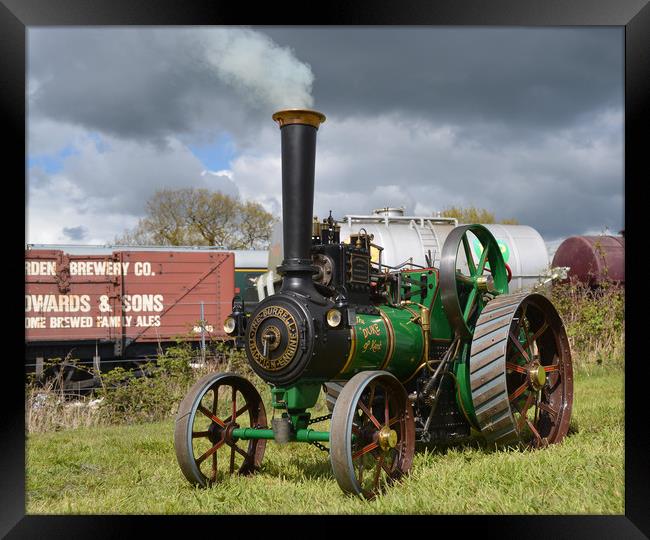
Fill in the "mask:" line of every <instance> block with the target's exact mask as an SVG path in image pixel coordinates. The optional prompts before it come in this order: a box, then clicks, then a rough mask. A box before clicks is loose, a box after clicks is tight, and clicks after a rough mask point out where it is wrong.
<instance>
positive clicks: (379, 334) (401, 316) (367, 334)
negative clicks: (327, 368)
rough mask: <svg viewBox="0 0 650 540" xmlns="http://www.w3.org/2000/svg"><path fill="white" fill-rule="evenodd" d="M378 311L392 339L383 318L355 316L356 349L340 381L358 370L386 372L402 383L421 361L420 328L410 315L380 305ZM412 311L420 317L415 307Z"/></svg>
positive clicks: (422, 340)
mask: <svg viewBox="0 0 650 540" xmlns="http://www.w3.org/2000/svg"><path fill="white" fill-rule="evenodd" d="M379 309H380V311H381V312H382V313H383V314H384V315H385V316H386V318H387V319H388V320H389V321H390V326H391V328H392V332H393V333H394V336H395V338H394V340H391V338H390V333H389V329H388V327H387V325H386V321H385V320H384V318H383V317H381V316H380V315H366V314H358V315H357V318H356V325H355V326H354V328H353V332H354V333H355V350H354V354H353V357H352V361H351V362H350V363H349V365H348V367H347V368H346V369H345V371H343V372H342V373H341V374H340V375H339V376H338V377H339V378H342V379H349V378H350V377H352V376H353V375H355V374H356V373H359V372H360V371H365V370H373V369H385V370H386V371H390V372H391V373H393V374H394V375H395V376H396V377H397V378H398V379H401V380H405V379H407V378H408V377H409V376H410V375H411V374H412V373H413V372H414V371H415V369H416V368H417V367H418V365H419V364H420V363H421V362H422V353H423V350H424V338H423V334H422V327H421V326H420V324H419V323H418V322H416V321H414V320H413V318H414V317H413V313H411V311H409V310H407V309H404V308H399V307H390V306H383V307H381V308H379ZM411 309H412V308H411ZM415 312H416V313H417V314H419V309H418V308H417V307H416V309H415Z"/></svg>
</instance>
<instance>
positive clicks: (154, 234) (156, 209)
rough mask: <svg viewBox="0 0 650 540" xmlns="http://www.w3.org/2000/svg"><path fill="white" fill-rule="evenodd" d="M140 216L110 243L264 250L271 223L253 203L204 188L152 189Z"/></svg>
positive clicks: (272, 220) (264, 212)
mask: <svg viewBox="0 0 650 540" xmlns="http://www.w3.org/2000/svg"><path fill="white" fill-rule="evenodd" d="M146 212H147V213H146V216H145V217H143V218H141V219H140V221H139V223H138V225H137V226H136V227H135V228H134V229H132V230H127V231H125V232H124V233H123V234H122V235H121V236H118V237H117V238H116V239H115V242H116V243H120V244H126V243H128V244H135V245H143V244H159V245H169V246H180V245H197V246H219V247H223V248H225V249H264V248H266V247H267V246H268V244H269V241H270V238H271V231H272V227H273V224H274V223H275V221H276V219H275V218H274V217H273V216H272V215H271V214H269V213H268V212H266V211H265V210H264V208H263V207H262V206H261V205H259V204H258V203H254V202H251V201H240V200H239V199H236V198H233V197H230V196H228V195H224V194H223V193H220V192H217V191H210V190H208V189H194V188H185V189H177V190H169V189H163V190H159V191H156V193H155V194H154V195H153V197H152V198H151V199H149V201H147V204H146Z"/></svg>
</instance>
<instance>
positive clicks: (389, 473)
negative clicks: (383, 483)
mask: <svg viewBox="0 0 650 540" xmlns="http://www.w3.org/2000/svg"><path fill="white" fill-rule="evenodd" d="M381 468H382V469H384V471H385V472H386V474H387V475H388V477H389V478H390V477H391V476H392V473H391V470H390V467H389V466H388V464H387V463H386V461H385V460H384V461H383V462H382V463H381Z"/></svg>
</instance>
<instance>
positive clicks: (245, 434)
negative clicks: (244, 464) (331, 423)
mask: <svg viewBox="0 0 650 540" xmlns="http://www.w3.org/2000/svg"><path fill="white" fill-rule="evenodd" d="M232 436H233V437H234V438H235V439H241V440H245V441H246V440H250V439H268V440H273V438H274V437H273V430H272V429H257V428H235V429H233V431H232ZM292 440H294V441H296V442H314V441H318V442H329V440H330V432H329V431H316V430H315V429H299V430H297V431H296V432H295V434H294V436H293V437H292Z"/></svg>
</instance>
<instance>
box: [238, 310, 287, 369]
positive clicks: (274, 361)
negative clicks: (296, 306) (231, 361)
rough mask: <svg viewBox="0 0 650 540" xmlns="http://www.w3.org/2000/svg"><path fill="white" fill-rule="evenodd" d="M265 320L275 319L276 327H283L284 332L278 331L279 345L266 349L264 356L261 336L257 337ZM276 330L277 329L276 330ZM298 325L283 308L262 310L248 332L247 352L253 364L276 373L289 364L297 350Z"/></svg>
mask: <svg viewBox="0 0 650 540" xmlns="http://www.w3.org/2000/svg"><path fill="white" fill-rule="evenodd" d="M267 319H275V321H274V324H275V325H276V326H284V329H285V332H282V331H280V332H279V334H280V338H279V343H278V344H277V345H276V346H275V347H273V348H272V350H271V348H270V347H269V348H268V349H267V354H266V356H264V355H263V354H262V350H260V346H262V348H263V344H262V345H259V344H258V341H259V342H260V343H262V342H263V336H260V335H259V331H258V330H259V328H260V325H262V323H263V322H264V321H266V320H267ZM276 330H277V328H276ZM298 341H299V336H298V324H297V323H296V320H295V319H294V317H293V315H291V313H290V312H289V311H288V310H286V309H285V308H283V307H280V306H268V307H265V308H264V309H262V311H260V312H259V313H258V314H257V315H255V318H254V319H253V320H252V321H251V323H250V329H249V332H248V350H249V351H250V355H251V356H252V357H253V360H254V361H255V363H257V364H258V365H259V366H260V367H262V368H263V369H265V370H267V371H278V370H280V369H282V368H283V367H285V366H286V365H287V364H288V363H289V362H291V361H292V360H293V359H294V357H295V355H296V351H297V350H298Z"/></svg>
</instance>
